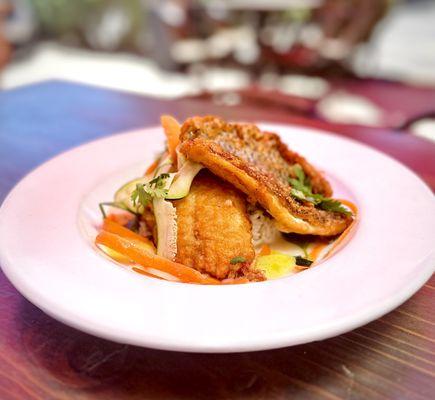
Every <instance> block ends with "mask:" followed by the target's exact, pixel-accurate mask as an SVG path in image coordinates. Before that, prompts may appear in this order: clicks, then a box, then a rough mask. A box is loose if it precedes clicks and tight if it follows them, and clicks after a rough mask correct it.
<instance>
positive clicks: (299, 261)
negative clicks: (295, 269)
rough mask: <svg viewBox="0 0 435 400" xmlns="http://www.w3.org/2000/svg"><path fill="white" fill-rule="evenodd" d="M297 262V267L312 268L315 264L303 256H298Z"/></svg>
mask: <svg viewBox="0 0 435 400" xmlns="http://www.w3.org/2000/svg"><path fill="white" fill-rule="evenodd" d="M295 262H296V265H299V266H300V267H310V266H311V264H312V263H313V262H312V261H311V260H309V259H308V258H304V257H302V256H296V257H295Z"/></svg>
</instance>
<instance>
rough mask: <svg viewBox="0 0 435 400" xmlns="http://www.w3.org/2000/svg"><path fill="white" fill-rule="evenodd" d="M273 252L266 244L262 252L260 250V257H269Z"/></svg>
mask: <svg viewBox="0 0 435 400" xmlns="http://www.w3.org/2000/svg"><path fill="white" fill-rule="evenodd" d="M271 252H272V250H271V249H270V247H269V246H268V245H267V244H264V245H263V246H262V247H261V250H260V254H259V255H260V256H268V255H269V254H270V253H271Z"/></svg>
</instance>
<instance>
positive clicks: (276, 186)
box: [180, 116, 352, 236]
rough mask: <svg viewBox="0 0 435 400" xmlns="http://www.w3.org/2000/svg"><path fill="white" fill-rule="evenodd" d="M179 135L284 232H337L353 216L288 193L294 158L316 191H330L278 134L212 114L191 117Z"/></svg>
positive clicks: (186, 148) (192, 154)
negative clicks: (230, 121)
mask: <svg viewBox="0 0 435 400" xmlns="http://www.w3.org/2000/svg"><path fill="white" fill-rule="evenodd" d="M180 140H181V145H180V151H181V153H183V154H184V155H185V156H186V157H187V158H188V159H190V160H192V161H195V162H198V163H202V164H203V165H204V166H205V167H207V168H208V169H209V170H210V171H212V172H213V173H214V174H215V175H217V176H219V177H221V178H222V179H223V180H225V181H227V182H229V183H231V184H232V185H234V186H235V187H236V188H238V189H240V190H241V191H243V192H244V193H246V194H247V195H248V198H249V201H250V202H251V203H253V204H255V203H259V204H260V205H261V206H262V207H264V208H265V209H266V210H267V211H268V212H269V213H270V214H271V215H272V217H274V218H275V220H276V222H277V227H278V229H280V230H281V231H283V232H295V233H300V234H313V235H324V236H329V235H337V234H339V233H341V232H342V231H343V230H344V229H346V227H347V226H348V225H349V224H350V222H351V220H352V219H351V217H349V216H346V215H343V214H340V213H336V212H331V211H324V210H320V209H317V208H315V207H314V205H313V204H311V203H309V202H301V201H298V200H296V199H294V198H293V197H292V196H291V195H290V189H291V186H290V184H289V183H288V178H289V177H294V175H293V170H292V166H293V165H294V164H296V163H298V164H300V165H301V166H302V168H303V170H304V172H305V174H306V176H308V177H309V179H310V181H311V185H312V188H313V192H314V193H319V194H322V195H324V196H326V197H330V196H331V195H332V190H331V187H330V185H329V183H328V182H327V181H326V180H325V178H324V177H323V176H322V175H321V174H320V173H319V172H318V171H317V170H316V169H315V168H314V167H313V166H312V165H311V164H309V163H308V162H307V161H306V160H305V159H304V158H303V157H302V156H300V155H299V154H297V153H295V152H293V151H291V150H290V149H288V148H287V146H286V145H285V144H284V143H282V142H281V140H280V138H279V137H278V135H276V134H274V133H269V132H261V131H260V130H259V129H258V128H257V127H256V126H255V125H251V124H231V123H227V122H225V121H223V120H222V119H219V118H217V117H213V116H208V117H202V118H201V117H195V118H190V119H188V120H187V121H186V122H185V123H184V124H183V126H182V128H181V135H180ZM180 225H181V224H180Z"/></svg>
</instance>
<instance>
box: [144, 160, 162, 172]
mask: <svg viewBox="0 0 435 400" xmlns="http://www.w3.org/2000/svg"><path fill="white" fill-rule="evenodd" d="M159 161H160V159H157V160H155V161H153V162H152V164H151V165H150V166H149V167H148V168H147V169H146V171H145V175H149V174H152V173H153V172H154V171H155V170H156V168H157V166H158V165H159Z"/></svg>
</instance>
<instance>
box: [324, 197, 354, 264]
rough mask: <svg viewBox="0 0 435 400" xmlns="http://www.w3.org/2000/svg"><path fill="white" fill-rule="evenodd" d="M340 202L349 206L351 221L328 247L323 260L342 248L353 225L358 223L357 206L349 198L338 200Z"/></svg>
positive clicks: (349, 236) (352, 230) (348, 237)
mask: <svg viewBox="0 0 435 400" xmlns="http://www.w3.org/2000/svg"><path fill="white" fill-rule="evenodd" d="M339 201H340V202H341V203H343V204H344V205H346V206H347V207H349V208H350V209H351V210H352V212H353V221H352V222H351V223H350V225H349V226H348V227H347V228H346V229H345V230H344V232H343V233H342V234H341V235H340V236H339V237H338V238H337V240H336V241H335V242H334V244H333V245H332V246H331V248H330V249H329V251H328V253H327V254H326V256H325V258H324V260H326V259H327V258H329V257H331V256H332V255H333V254H334V253H336V252H337V251H338V250H340V249H342V248H343V247H344V245H345V244H346V243H347V242H348V241H349V240H350V239H351V237H352V235H350V233H353V232H354V229H353V228H354V226H355V225H356V224H357V223H358V208H357V206H356V205H355V204H353V203H352V202H350V201H349V200H341V199H340V200H339Z"/></svg>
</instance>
